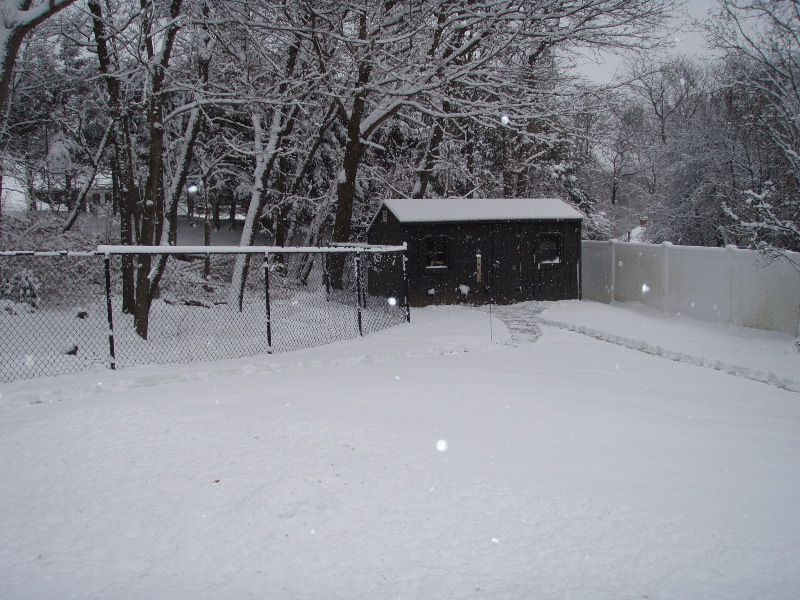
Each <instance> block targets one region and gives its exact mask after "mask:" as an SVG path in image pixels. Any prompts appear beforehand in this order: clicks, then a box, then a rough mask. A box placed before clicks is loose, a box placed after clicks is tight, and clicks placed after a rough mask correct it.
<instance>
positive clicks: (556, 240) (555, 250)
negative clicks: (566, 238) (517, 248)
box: [537, 233, 561, 265]
mask: <svg viewBox="0 0 800 600" xmlns="http://www.w3.org/2000/svg"><path fill="white" fill-rule="evenodd" d="M537 259H538V262H539V264H545V265H556V264H559V263H560V262H561V234H559V233H542V234H539V252H538V256H537Z"/></svg>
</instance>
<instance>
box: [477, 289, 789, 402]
mask: <svg viewBox="0 0 800 600" xmlns="http://www.w3.org/2000/svg"><path fill="white" fill-rule="evenodd" d="M631 310H636V311H637V312H638V313H640V314H638V315H636V316H635V317H634V315H633V314H632V313H631ZM620 311H621V312H620ZM542 313H545V314H544V315H543V314H542ZM551 313H552V314H553V316H555V317H556V318H548V317H549V316H550V314H551ZM642 313H644V314H642ZM493 314H495V315H496V316H497V317H498V318H499V319H501V320H502V321H503V322H504V323H505V324H506V326H507V327H508V332H509V341H508V344H509V345H512V346H520V345H524V344H529V343H533V342H535V341H536V340H538V339H539V337H540V336H541V334H542V332H541V326H542V325H547V326H550V327H557V328H559V329H565V330H567V331H573V332H575V333H580V334H582V335H586V336H589V337H591V338H594V339H597V340H601V341H604V342H609V343H612V344H616V345H618V346H622V347H624V348H629V349H631V350H636V351H638V352H643V353H645V354H651V355H654V356H659V357H661V358H666V359H669V360H672V361H675V362H681V363H685V364H690V365H695V366H699V367H706V368H709V369H714V370H716V371H721V372H723V373H727V374H729V375H734V376H736V377H743V378H745V379H751V380H753V381H759V382H761V383H766V384H769V385H772V386H775V387H777V388H780V389H784V390H787V391H790V392H798V393H800V378H798V377H797V374H798V373H800V354H798V353H796V352H793V349H792V346H791V344H790V343H789V338H788V336H783V335H782V334H775V333H773V332H761V331H757V330H747V329H745V328H741V327H733V326H726V325H722V324H718V323H703V322H700V321H696V320H694V319H687V318H685V317H683V318H681V317H680V316H678V315H668V314H664V313H654V312H653V311H650V310H645V309H643V308H642V307H641V306H638V305H637V306H635V307H631V306H628V307H624V308H620V307H617V306H607V305H603V304H597V303H594V302H578V301H576V302H575V303H571V302H562V303H558V304H556V303H552V302H523V303H520V304H515V305H511V306H497V307H494V309H493ZM620 316H621V319H620ZM643 319H644V321H643ZM631 322H635V323H637V325H638V326H640V327H642V326H643V328H642V330H641V336H642V337H639V336H636V335H634V336H631V335H626V334H627V333H629V332H630V331H631V330H630V329H629V328H626V326H627V325H628V324H629V323H631ZM664 329H666V330H667V331H666V334H665V331H664ZM660 330H661V331H660ZM698 331H700V332H701V335H702V336H703V337H705V338H706V339H710V340H713V343H712V344H711V346H712V347H714V348H715V351H716V349H717V348H726V347H730V346H731V336H732V335H734V334H740V333H741V332H742V331H747V332H748V333H750V334H751V335H750V336H749V337H750V338H751V340H749V341H750V344H749V345H748V344H745V345H744V346H743V349H737V348H732V349H731V350H730V352H731V353H730V355H729V356H728V357H725V356H722V357H719V356H713V355H706V354H702V353H701V354H698V353H697V352H684V351H682V349H681V348H682V342H684V341H685V340H689V339H691V338H692V337H693V335H692V334H694V335H696V334H697V332H698ZM653 335H655V337H653ZM643 338H645V339H643ZM738 339H739V341H741V338H738ZM646 340H647V341H646ZM780 341H783V342H784V344H785V346H786V351H785V352H784V355H785V357H786V359H787V360H786V362H785V363H783V364H774V363H773V362H769V363H765V362H763V361H761V360H759V356H758V350H759V349H760V348H766V347H767V342H769V343H770V345H774V344H775V343H779V342H780ZM700 350H701V352H702V350H703V349H702V348H701V349H700ZM737 352H738V354H737ZM770 361H774V355H771V357H770ZM765 367H766V368H765Z"/></svg>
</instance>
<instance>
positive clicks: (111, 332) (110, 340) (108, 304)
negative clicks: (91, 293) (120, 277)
mask: <svg viewBox="0 0 800 600" xmlns="http://www.w3.org/2000/svg"><path fill="white" fill-rule="evenodd" d="M104 263H105V268H106V312H107V315H108V351H109V353H110V355H111V364H110V365H109V366H110V367H111V370H112V371H113V370H116V368H117V356H116V353H115V351H114V315H113V313H112V310H111V255H109V254H106V255H105V259H104Z"/></svg>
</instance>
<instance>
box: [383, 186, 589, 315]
mask: <svg viewBox="0 0 800 600" xmlns="http://www.w3.org/2000/svg"><path fill="white" fill-rule="evenodd" d="M582 219H583V215H582V214H581V213H580V212H579V211H578V210H576V209H575V208H573V207H572V206H570V205H569V204H567V203H566V202H564V201H563V200H561V199H559V198H442V199H429V198H426V199H393V200H386V201H385V202H384V203H383V204H382V205H381V207H380V208H379V209H378V212H377V213H376V215H375V217H374V218H373V220H372V223H371V224H370V226H369V229H368V230H367V239H368V241H369V243H370V244H402V243H403V242H405V243H406V244H408V259H409V260H408V286H409V290H408V292H409V301H410V303H411V305H412V306H425V305H428V304H456V303H461V302H467V303H472V304H485V303H487V302H489V301H492V302H495V303H498V304H510V303H512V302H522V301H525V300H563V299H577V298H580V261H581V224H582ZM392 285H393V284H391V283H390V282H386V281H382V280H381V278H380V274H379V273H377V272H376V273H371V274H370V287H371V288H372V289H373V290H374V293H383V294H386V293H390V292H391V291H392V290H390V289H389V288H390V287H392ZM382 288H386V289H382Z"/></svg>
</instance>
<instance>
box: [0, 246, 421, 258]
mask: <svg viewBox="0 0 800 600" xmlns="http://www.w3.org/2000/svg"><path fill="white" fill-rule="evenodd" d="M405 250H406V245H405V244H403V245H402V246H379V245H367V244H358V245H355V244H354V245H344V244H340V245H337V246H331V247H318V246H113V245H107V244H103V245H100V246H98V247H97V250H90V251H85V252H77V251H72V250H48V251H38V250H0V256H102V255H106V254H342V253H351V254H352V253H355V252H371V253H381V252H404V251H405Z"/></svg>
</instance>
